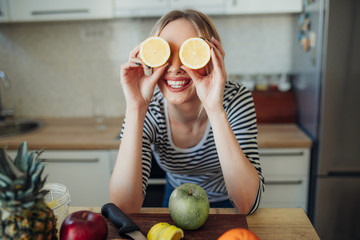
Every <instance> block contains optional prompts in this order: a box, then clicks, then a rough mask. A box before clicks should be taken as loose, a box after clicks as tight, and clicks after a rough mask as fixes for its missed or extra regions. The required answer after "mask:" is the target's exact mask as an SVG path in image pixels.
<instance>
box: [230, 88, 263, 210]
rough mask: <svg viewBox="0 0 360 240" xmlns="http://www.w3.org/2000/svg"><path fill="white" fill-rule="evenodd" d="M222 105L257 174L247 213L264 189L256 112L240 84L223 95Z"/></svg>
mask: <svg viewBox="0 0 360 240" xmlns="http://www.w3.org/2000/svg"><path fill="white" fill-rule="evenodd" d="M224 105H225V106H224V107H225V110H226V112H227V114H228V120H229V123H230V126H231V128H232V130H233V132H234V134H235V137H236V139H237V141H238V142H239V144H240V146H241V149H242V150H243V152H244V154H245V156H246V157H247V158H248V159H249V161H250V162H251V164H252V165H253V166H254V168H255V169H256V171H257V172H258V175H259V180H260V181H259V187H258V193H257V196H256V199H255V202H254V205H253V207H252V209H251V210H250V212H249V213H248V214H251V213H253V212H255V211H256V209H257V208H258V206H259V204H260V200H261V195H262V192H263V191H264V188H265V184H264V177H263V175H262V170H261V165H260V158H259V151H258V144H257V134H258V130H257V124H256V112H255V105H254V102H253V97H252V95H251V92H250V91H249V90H247V89H246V88H245V87H244V86H242V85H236V87H235V88H233V89H232V90H231V91H228V92H227V94H225V95H224Z"/></svg>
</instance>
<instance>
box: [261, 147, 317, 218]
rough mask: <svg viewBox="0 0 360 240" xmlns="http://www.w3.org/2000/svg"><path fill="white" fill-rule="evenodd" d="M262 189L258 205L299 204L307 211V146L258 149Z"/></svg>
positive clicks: (283, 205)
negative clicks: (263, 183) (262, 181)
mask: <svg viewBox="0 0 360 240" xmlns="http://www.w3.org/2000/svg"><path fill="white" fill-rule="evenodd" d="M259 153H260V161H261V167H262V172H263V175H264V178H265V192H264V193H263V196H262V200H261V203H260V207H297V208H298V207H300V208H303V209H304V210H305V211H307V201H308V190H309V186H308V185H309V168H310V149H308V148H268V149H264V148H261V149H259Z"/></svg>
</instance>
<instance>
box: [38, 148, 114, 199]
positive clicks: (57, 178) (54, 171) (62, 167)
mask: <svg viewBox="0 0 360 240" xmlns="http://www.w3.org/2000/svg"><path fill="white" fill-rule="evenodd" d="M41 159H42V160H43V161H44V162H45V163H46V167H45V170H44V173H45V174H47V175H48V179H47V182H58V183H62V184H64V185H66V186H67V187H68V189H69V192H70V196H71V203H70V204H71V205H72V206H102V205H103V204H105V203H106V202H108V201H109V191H108V186H109V181H110V171H111V170H110V165H111V163H110V159H109V152H108V151H45V152H44V153H43V154H42V155H41Z"/></svg>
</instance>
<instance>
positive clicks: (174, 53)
mask: <svg viewBox="0 0 360 240" xmlns="http://www.w3.org/2000/svg"><path fill="white" fill-rule="evenodd" d="M159 36H160V37H162V38H164V39H165V40H166V41H167V42H168V43H169V45H170V49H171V56H170V58H169V60H168V61H169V64H170V65H169V67H168V68H167V69H166V70H165V73H164V74H163V76H162V78H160V79H159V81H158V86H159V89H160V91H161V92H162V93H163V95H164V97H165V98H166V99H167V101H168V102H170V103H173V104H181V103H186V102H189V101H192V100H195V99H198V98H197V94H196V89H195V86H194V84H193V81H192V80H191V78H190V76H189V75H188V74H187V73H186V72H185V71H184V70H183V69H181V68H180V67H181V66H182V63H181V61H180V58H179V50H180V47H181V44H182V43H183V42H184V41H185V40H187V39H188V38H191V37H199V36H198V34H197V32H196V30H195V28H194V27H193V26H192V24H191V23H190V22H189V21H187V20H185V19H177V20H174V21H172V22H170V23H168V24H167V25H166V26H165V28H164V29H163V30H162V31H161V33H160V35H159ZM197 71H198V72H199V73H200V74H202V75H205V72H206V71H205V68H202V69H199V70H197Z"/></svg>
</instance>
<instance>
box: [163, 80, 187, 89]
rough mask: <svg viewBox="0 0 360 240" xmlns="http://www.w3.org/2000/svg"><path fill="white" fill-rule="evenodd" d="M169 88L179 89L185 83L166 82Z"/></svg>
mask: <svg viewBox="0 0 360 240" xmlns="http://www.w3.org/2000/svg"><path fill="white" fill-rule="evenodd" d="M167 83H168V84H169V86H170V87H172V88H181V87H183V86H184V85H185V83H186V81H185V80H183V81H167Z"/></svg>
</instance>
